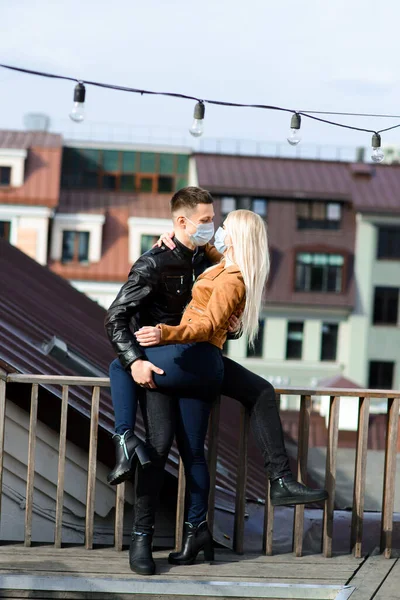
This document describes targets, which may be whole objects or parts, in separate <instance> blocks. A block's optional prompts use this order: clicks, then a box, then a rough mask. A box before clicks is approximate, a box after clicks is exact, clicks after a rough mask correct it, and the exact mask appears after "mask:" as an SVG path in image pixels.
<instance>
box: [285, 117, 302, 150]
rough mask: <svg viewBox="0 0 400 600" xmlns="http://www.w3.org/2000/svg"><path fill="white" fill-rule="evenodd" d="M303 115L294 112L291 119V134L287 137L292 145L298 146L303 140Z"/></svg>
mask: <svg viewBox="0 0 400 600" xmlns="http://www.w3.org/2000/svg"><path fill="white" fill-rule="evenodd" d="M300 126H301V116H300V115H299V113H294V115H292V119H291V121H290V134H289V135H288V137H287V141H288V142H289V144H290V145H291V146H297V144H298V143H299V142H301V135H300Z"/></svg>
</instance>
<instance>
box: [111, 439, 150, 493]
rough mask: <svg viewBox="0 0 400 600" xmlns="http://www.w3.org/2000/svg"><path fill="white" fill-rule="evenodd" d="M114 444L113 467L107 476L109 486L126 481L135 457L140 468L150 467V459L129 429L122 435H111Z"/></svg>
mask: <svg viewBox="0 0 400 600" xmlns="http://www.w3.org/2000/svg"><path fill="white" fill-rule="evenodd" d="M113 440H114V444H115V462H116V464H115V467H114V468H113V470H112V471H111V472H110V473H109V474H108V477H107V481H108V483H109V484H110V485H117V484H118V483H122V482H123V481H125V480H126V479H128V477H129V475H130V473H131V470H132V466H133V459H134V458H135V457H136V458H137V460H138V461H139V462H140V464H141V465H142V467H146V466H149V465H150V459H149V456H148V454H147V451H146V448H145V446H144V444H143V442H142V441H141V440H140V439H139V438H138V437H137V436H136V435H135V434H134V433H133V431H132V430H131V429H128V430H127V431H125V433H124V434H123V435H118V434H117V433H116V434H115V435H113Z"/></svg>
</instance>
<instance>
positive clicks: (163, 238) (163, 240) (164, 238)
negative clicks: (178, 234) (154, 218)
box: [153, 231, 176, 250]
mask: <svg viewBox="0 0 400 600" xmlns="http://www.w3.org/2000/svg"><path fill="white" fill-rule="evenodd" d="M174 235H175V231H171V232H168V233H163V234H162V235H160V237H159V238H158V241H157V242H156V243H155V244H154V246H153V248H155V247H156V246H158V247H159V248H161V246H162V245H163V244H164V246H167V248H169V249H170V250H173V249H174V248H176V244H174V242H173V241H172V238H173V237H174Z"/></svg>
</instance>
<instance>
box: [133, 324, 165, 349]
mask: <svg viewBox="0 0 400 600" xmlns="http://www.w3.org/2000/svg"><path fill="white" fill-rule="evenodd" d="M135 337H136V341H137V342H139V344H140V345H141V346H143V347H148V346H157V345H158V344H159V343H160V342H161V330H160V329H158V328H157V327H142V328H141V329H139V331H136V332H135Z"/></svg>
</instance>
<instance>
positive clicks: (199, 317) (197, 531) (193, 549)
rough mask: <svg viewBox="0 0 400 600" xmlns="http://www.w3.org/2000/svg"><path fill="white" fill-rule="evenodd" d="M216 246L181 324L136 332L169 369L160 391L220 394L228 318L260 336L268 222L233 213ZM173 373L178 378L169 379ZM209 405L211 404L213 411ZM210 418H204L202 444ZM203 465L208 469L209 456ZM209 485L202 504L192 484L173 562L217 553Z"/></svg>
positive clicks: (205, 482)
mask: <svg viewBox="0 0 400 600" xmlns="http://www.w3.org/2000/svg"><path fill="white" fill-rule="evenodd" d="M214 244H215V247H216V249H217V250H218V251H219V252H221V254H223V260H222V261H221V263H220V264H218V265H216V266H214V267H211V268H210V269H208V270H207V271H205V272H204V273H203V274H202V275H201V276H200V277H199V278H198V279H197V281H196V283H195V285H194V287H193V290H192V301H191V302H190V303H189V305H188V306H187V308H186V310H185V312H184V314H183V316H182V320H181V323H180V325H178V326H170V325H165V324H161V325H157V326H156V327H143V328H141V329H140V330H139V331H138V332H136V334H135V335H136V339H137V340H138V342H139V343H140V344H141V345H142V346H143V347H144V348H146V349H147V350H146V354H147V357H148V359H149V360H151V361H154V362H155V363H156V364H157V365H158V366H160V367H161V368H162V369H163V370H164V371H165V376H160V375H155V377H154V382H155V384H156V385H157V387H159V388H161V389H163V388H179V389H180V390H181V389H182V387H186V390H187V393H190V390H192V393H193V391H194V388H195V387H196V386H197V392H196V395H197V394H199V393H201V392H202V390H203V391H204V390H207V394H206V395H209V394H210V391H211V393H214V395H215V394H216V393H218V389H219V386H220V384H221V382H222V377H223V367H222V357H221V350H222V347H223V344H224V343H225V340H226V337H227V333H228V327H229V324H228V320H229V317H230V316H231V315H232V314H233V313H235V312H236V313H237V312H242V318H241V330H242V332H243V334H244V335H246V336H247V337H248V339H249V343H250V344H253V343H254V339H255V337H256V335H257V331H258V323H259V311H260V307H261V299H262V294H263V290H264V286H265V282H266V279H267V275H268V271H269V258H268V243H267V233H266V227H265V223H264V221H263V220H262V219H261V217H259V216H258V215H256V214H255V213H253V212H251V211H247V210H237V211H234V212H232V213H230V214H229V215H228V217H227V218H226V220H225V223H224V225H223V226H222V228H219V229H218V231H217V232H216V235H215V242H214ZM169 344H173V346H172V347H171V346H169ZM153 346H159V347H158V348H153ZM191 354H193V356H191ZM170 361H175V362H176V361H180V365H179V366H180V369H179V371H178V372H176V369H174V368H171V367H172V364H170ZM169 371H172V372H173V373H175V376H174V377H172V378H169ZM188 377H189V379H188ZM192 386H193V387H192ZM209 408H210V404H208V411H209ZM207 420H208V419H206V420H203V421H202V423H203V429H202V436H203V437H202V446H203V447H204V439H205V435H206V430H207V427H206V426H205V427H204V424H205V425H206V422H207ZM203 468H204V469H207V465H206V462H205V460H204V463H203ZM185 470H186V465H185ZM191 481H193V479H191V478H190V477H189V478H188V482H189V484H190V482H191ZM208 485H209V479H208V477H207V478H203V486H204V487H205V486H207V487H206V489H203V494H202V495H201V502H200V505H199V497H198V495H197V496H196V499H194V495H193V494H191V490H190V487H189V490H188V491H189V500H188V502H189V506H188V507H187V513H188V522H187V523H186V527H185V534H184V542H183V550H182V552H180V553H172V554H170V556H169V561H170V562H171V563H173V564H191V563H192V562H193V561H194V560H195V558H196V556H197V554H198V552H200V550H204V551H205V558H206V559H212V557H213V553H212V539H211V534H210V532H209V530H208V528H207V523H206V522H205V518H206V514H207V508H208V507H207V499H208V491H209V490H208ZM194 502H196V511H195V512H196V514H195V515H194V511H193V506H192V504H193V503H194Z"/></svg>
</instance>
